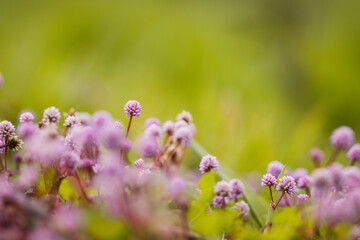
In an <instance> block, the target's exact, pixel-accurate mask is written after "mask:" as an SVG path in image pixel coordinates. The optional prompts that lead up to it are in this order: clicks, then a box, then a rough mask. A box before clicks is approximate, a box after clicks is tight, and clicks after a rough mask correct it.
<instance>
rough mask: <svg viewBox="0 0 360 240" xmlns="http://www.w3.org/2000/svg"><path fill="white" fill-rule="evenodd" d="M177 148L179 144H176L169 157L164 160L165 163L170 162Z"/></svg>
mask: <svg viewBox="0 0 360 240" xmlns="http://www.w3.org/2000/svg"><path fill="white" fill-rule="evenodd" d="M178 147H179V143H176V145H175V147H174V149H173V150H172V151H171V152H170V154H169V156H168V157H167V158H166V161H165V163H167V162H168V161H170V159H171V158H172V157H173V156H174V154H175V152H176V150H177V148H178Z"/></svg>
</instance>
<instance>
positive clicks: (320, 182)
mask: <svg viewBox="0 0 360 240" xmlns="http://www.w3.org/2000/svg"><path fill="white" fill-rule="evenodd" d="M312 178H313V188H312V190H313V192H314V194H313V195H314V196H315V197H321V196H324V195H326V194H328V193H329V191H330V189H331V186H332V184H333V176H332V174H331V172H330V171H329V170H328V169H326V168H318V169H315V170H314V171H313V172H312Z"/></svg>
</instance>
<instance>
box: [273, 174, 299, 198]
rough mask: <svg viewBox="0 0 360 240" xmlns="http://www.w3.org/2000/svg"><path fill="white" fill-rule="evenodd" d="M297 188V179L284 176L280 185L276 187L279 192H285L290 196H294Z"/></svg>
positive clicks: (280, 180)
mask: <svg viewBox="0 0 360 240" xmlns="http://www.w3.org/2000/svg"><path fill="white" fill-rule="evenodd" d="M295 188H296V183H295V179H294V178H293V177H291V176H284V177H282V178H280V179H279V184H278V185H277V186H276V190H277V191H283V192H286V193H287V194H289V195H293V194H294V193H295Z"/></svg>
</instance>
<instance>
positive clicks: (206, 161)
mask: <svg viewBox="0 0 360 240" xmlns="http://www.w3.org/2000/svg"><path fill="white" fill-rule="evenodd" d="M218 169H219V162H218V160H216V157H214V156H211V155H206V156H203V157H202V159H201V162H200V172H201V173H202V174H205V173H207V172H210V171H212V170H218Z"/></svg>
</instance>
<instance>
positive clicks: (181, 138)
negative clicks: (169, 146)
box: [174, 127, 193, 147]
mask: <svg viewBox="0 0 360 240" xmlns="http://www.w3.org/2000/svg"><path fill="white" fill-rule="evenodd" d="M174 140H175V141H176V142H177V143H179V144H180V145H181V146H183V147H188V146H189V145H190V144H191V142H192V140H193V133H192V131H191V129H190V128H188V127H182V128H180V129H178V130H176V132H175V133H174Z"/></svg>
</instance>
